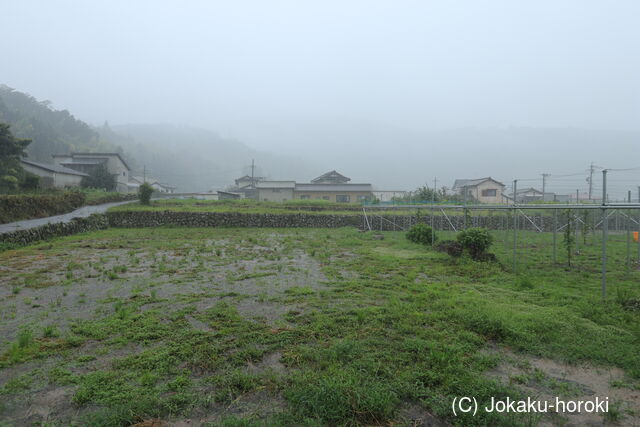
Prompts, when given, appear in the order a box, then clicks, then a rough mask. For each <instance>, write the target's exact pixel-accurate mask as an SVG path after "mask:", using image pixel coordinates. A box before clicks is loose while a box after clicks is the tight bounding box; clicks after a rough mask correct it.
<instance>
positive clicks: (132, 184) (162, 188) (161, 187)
mask: <svg viewBox="0 0 640 427" xmlns="http://www.w3.org/2000/svg"><path fill="white" fill-rule="evenodd" d="M144 182H147V183H148V184H149V185H151V187H152V188H153V190H154V191H156V192H158V193H169V194H170V193H175V190H176V187H173V186H171V185H169V184H165V183H162V182H160V181H158V180H157V179H155V178H151V177H149V178H144V177H141V176H136V175H132V176H131V177H130V179H129V183H128V188H129V192H130V193H134V192H137V191H138V188H140V186H141V185H142V184H143V183H144Z"/></svg>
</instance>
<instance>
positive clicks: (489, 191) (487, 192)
mask: <svg viewBox="0 0 640 427" xmlns="http://www.w3.org/2000/svg"><path fill="white" fill-rule="evenodd" d="M504 187H505V185H504V184H503V183H501V182H500V181H496V180H495V179H493V178H491V177H486V178H479V179H456V181H455V183H454V184H453V188H452V190H453V191H454V192H456V193H458V194H460V195H461V196H462V197H463V198H464V199H466V200H468V201H473V200H475V201H477V202H480V203H491V204H498V203H504V200H503V197H502V193H503V192H504Z"/></svg>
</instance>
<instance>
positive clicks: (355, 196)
mask: <svg viewBox="0 0 640 427" xmlns="http://www.w3.org/2000/svg"><path fill="white" fill-rule="evenodd" d="M294 198H295V199H297V200H327V201H329V202H334V203H362V202H364V201H370V200H372V198H373V187H372V186H371V184H296V186H295V189H294Z"/></svg>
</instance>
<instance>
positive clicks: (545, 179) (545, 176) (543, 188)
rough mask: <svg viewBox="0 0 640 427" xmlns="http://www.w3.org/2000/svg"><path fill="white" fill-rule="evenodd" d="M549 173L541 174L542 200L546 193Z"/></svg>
mask: <svg viewBox="0 0 640 427" xmlns="http://www.w3.org/2000/svg"><path fill="white" fill-rule="evenodd" d="M549 176H550V175H549V174H548V173H543V174H542V201H543V202H544V195H545V194H547V177H549Z"/></svg>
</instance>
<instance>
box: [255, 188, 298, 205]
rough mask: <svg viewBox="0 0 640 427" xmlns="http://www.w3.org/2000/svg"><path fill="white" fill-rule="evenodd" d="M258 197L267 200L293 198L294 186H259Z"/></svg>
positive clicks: (278, 200)
mask: <svg viewBox="0 0 640 427" xmlns="http://www.w3.org/2000/svg"><path fill="white" fill-rule="evenodd" d="M258 199H259V200H262V201H267V202H286V201H287V200H293V189H292V188H258Z"/></svg>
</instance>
